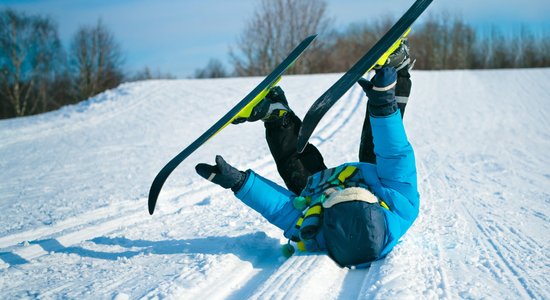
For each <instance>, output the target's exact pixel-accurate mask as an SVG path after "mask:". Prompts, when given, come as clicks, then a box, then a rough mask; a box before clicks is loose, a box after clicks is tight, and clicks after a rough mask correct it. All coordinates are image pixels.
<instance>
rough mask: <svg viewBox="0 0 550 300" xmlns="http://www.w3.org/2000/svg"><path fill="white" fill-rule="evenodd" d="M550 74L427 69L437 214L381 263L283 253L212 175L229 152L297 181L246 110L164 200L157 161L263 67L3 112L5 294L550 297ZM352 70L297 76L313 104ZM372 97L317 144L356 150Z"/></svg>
mask: <svg viewBox="0 0 550 300" xmlns="http://www.w3.org/2000/svg"><path fill="white" fill-rule="evenodd" d="M549 75H550V70H549V69H535V70H514V71H511V70H503V71H477V72H476V71H455V72H419V71H415V72H414V73H413V84H414V86H413V94H412V95H411V104H410V105H409V106H408V107H407V113H406V116H405V124H406V128H407V132H408V134H409V138H410V140H411V143H412V144H413V146H414V148H415V152H416V158H417V166H418V182H419V190H420V193H421V212H420V216H419V219H418V220H417V221H416V223H415V225H414V226H413V227H412V228H411V229H410V230H409V232H408V233H407V235H406V236H405V237H404V238H403V239H402V242H401V243H400V244H399V245H398V246H397V247H396V249H395V250H394V251H393V252H392V253H391V254H390V255H389V256H388V257H387V258H385V259H384V260H382V261H377V262H375V263H373V265H372V266H371V267H370V268H369V269H367V270H347V269H341V268H339V267H338V266H337V265H336V264H335V263H334V262H332V261H331V260H330V258H328V257H327V256H325V255H302V254H300V255H294V256H293V257H291V258H289V259H286V260H285V259H284V258H283V257H281V256H280V250H279V247H280V244H281V243H284V242H285V241H284V240H283V238H282V233H281V232H280V230H278V229H276V228H274V227H273V226H271V225H269V224H268V223H267V222H265V220H263V219H261V218H260V217H259V215H258V214H257V213H255V212H253V211H251V210H250V209H248V208H247V207H245V206H244V205H243V204H241V203H240V202H239V201H238V200H236V199H235V198H234V197H233V195H232V194H231V193H230V192H228V191H225V190H223V189H221V188H219V187H217V186H215V185H213V184H211V183H209V182H206V181H204V180H202V179H201V178H199V177H198V176H196V174H195V173H194V170H193V167H194V165H195V164H196V163H198V162H212V161H213V157H214V155H216V154H222V155H224V157H225V158H226V159H227V160H228V161H229V162H231V163H232V164H234V165H235V166H237V167H238V168H241V169H246V168H251V169H253V170H255V171H256V172H258V173H259V174H261V175H263V176H266V177H268V178H270V179H273V180H275V181H276V182H278V183H279V184H282V181H281V180H280V179H279V178H278V174H277V170H276V167H275V164H274V163H273V161H272V158H271V157H270V154H269V150H268V149H267V146H266V145H265V142H264V141H263V126H261V124H257V123H256V124H243V125H240V126H230V127H228V128H226V129H225V130H224V131H223V132H222V133H220V134H219V135H218V136H216V137H215V138H214V139H212V140H211V141H209V142H208V143H207V144H205V145H204V146H203V147H202V148H201V149H200V150H198V151H197V153H195V154H193V155H192V156H191V157H190V158H188V160H187V161H185V162H184V163H183V164H182V165H181V166H180V167H178V169H176V171H175V172H174V173H173V174H172V176H171V177H170V178H169V179H168V181H167V183H166V184H165V187H164V189H163V191H162V192H161V194H160V197H159V203H158V207H157V210H156V212H155V214H154V215H153V216H152V217H151V216H149V215H148V213H147V209H146V205H147V204H146V202H147V192H148V188H149V185H150V181H151V180H152V178H153V177H154V175H155V174H156V172H158V170H160V168H161V167H162V166H163V165H164V163H166V162H167V161H168V160H169V159H170V158H171V157H173V155H175V154H177V153H178V152H179V151H180V150H181V149H182V148H183V147H184V146H185V145H187V144H189V143H191V142H192V141H193V140H194V139H195V138H196V137H198V136H199V135H200V132H201V131H202V130H205V129H206V128H208V127H209V126H210V125H211V124H212V123H213V122H214V121H216V120H217V118H219V117H220V116H221V115H222V114H223V113H224V112H225V109H228V108H229V107H231V105H233V103H235V102H236V101H237V99H240V98H242V96H243V95H244V93H246V92H245V91H248V90H250V89H251V88H253V86H254V85H255V84H257V82H259V81H260V80H261V79H260V78H232V79H223V80H176V81H149V82H140V83H132V84H124V85H122V86H121V87H119V88H117V89H114V90H111V91H107V92H106V93H103V94H101V95H98V96H96V97H95V98H92V99H90V100H89V101H87V102H85V103H82V104H79V105H75V106H69V107H66V108H63V109H61V110H59V111H56V112H51V113H47V114H44V115H40V116H34V117H27V118H21V119H17V120H6V121H0V140H2V143H1V144H0V153H1V155H0V168H1V169H2V170H3V173H2V174H1V175H0V179H1V180H2V182H3V184H2V185H0V208H1V209H2V211H3V213H4V214H3V215H4V216H3V218H2V220H0V225H2V228H3V231H2V232H1V233H0V298H44V299H47V298H93V299H97V298H106V299H125V298H131V299H136V298H137V299H139V298H145V299H164V298H168V299H197V298H202V299H222V298H226V299H245V298H249V299H305V298H307V299H353V298H360V299H379V298H383V299H386V298H398V299H401V298H427V299H434V298H457V297H460V298H487V297H489V298H499V299H501V298H502V299H517V298H535V299H547V298H549V297H550V291H549V289H548V286H550V282H549V280H548V278H547V273H548V270H549V267H550V265H548V261H550V260H549V258H550V257H549V256H550V255H549V254H548V238H547V237H546V236H547V233H548V228H549V225H550V223H549V218H548V214H549V213H550V212H549V210H548V204H549V202H550V193H549V192H548V190H547V186H548V184H549V183H550V170H549V169H548V167H547V166H548V165H550V161H549V160H550V159H549V158H548V157H547V152H548V151H549V150H550V134H549V133H548V132H547V129H548V128H550V124H549V121H548V119H547V118H546V115H547V114H548V112H549V111H548V102H549V101H550V92H548V90H547V85H548V80H547V78H548V76H549ZM338 77H339V74H329V75H310V76H287V77H285V78H284V79H283V81H282V82H281V85H282V86H283V88H284V89H285V91H286V93H287V97H288V98H289V101H290V103H291V107H292V108H293V109H295V111H296V112H297V114H298V115H299V116H303V115H304V114H305V111H306V110H307V108H308V107H309V105H310V104H311V103H312V102H313V101H314V100H315V99H316V98H317V97H318V96H319V95H321V94H322V92H323V91H324V90H325V89H326V88H328V87H329V86H330V85H331V84H332V83H333V82H334V81H335V80H336V79H337V78H338ZM212 87H215V88H212ZM304 87H307V88H304ZM364 110H365V97H364V96H363V92H362V91H361V89H360V88H358V87H354V88H353V89H352V90H351V91H350V92H348V93H347V94H346V95H345V96H344V97H343V98H342V99H341V100H340V101H339V102H338V103H337V105H336V106H335V107H334V108H332V109H331V110H330V111H329V113H328V114H327V116H326V117H325V118H324V119H323V121H322V122H321V124H320V125H319V127H318V129H317V131H316V132H315V134H314V136H313V137H312V139H311V142H312V143H314V144H315V145H317V146H318V147H319V148H320V150H321V152H322V153H324V156H325V162H326V163H327V165H329V166H335V165H337V164H340V163H342V162H346V161H352V160H356V159H357V149H358V143H359V138H360V134H361V132H360V131H361V128H362V121H363V117H364ZM245 154H246V155H245Z"/></svg>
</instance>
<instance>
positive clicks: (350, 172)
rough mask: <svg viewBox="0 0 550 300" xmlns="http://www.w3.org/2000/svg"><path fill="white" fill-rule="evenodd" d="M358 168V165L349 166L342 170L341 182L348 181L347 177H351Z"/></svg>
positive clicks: (339, 177)
mask: <svg viewBox="0 0 550 300" xmlns="http://www.w3.org/2000/svg"><path fill="white" fill-rule="evenodd" d="M356 170H357V167H354V166H347V167H346V168H345V169H344V170H343V171H342V172H340V174H338V180H340V182H344V181H346V179H348V178H350V177H351V176H352V175H353V173H355V171H356Z"/></svg>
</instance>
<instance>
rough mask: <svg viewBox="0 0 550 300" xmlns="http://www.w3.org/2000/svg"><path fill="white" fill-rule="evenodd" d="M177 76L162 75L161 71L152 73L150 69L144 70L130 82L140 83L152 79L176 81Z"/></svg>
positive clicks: (136, 74)
mask: <svg viewBox="0 0 550 300" xmlns="http://www.w3.org/2000/svg"><path fill="white" fill-rule="evenodd" d="M176 78H177V77H176V76H175V75H172V74H170V73H162V72H161V71H160V70H156V71H151V69H150V68H149V67H145V68H143V69H142V70H141V71H138V72H137V73H135V74H134V75H133V76H132V77H131V78H130V79H129V81H140V80H150V79H176Z"/></svg>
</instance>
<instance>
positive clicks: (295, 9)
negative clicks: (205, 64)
mask: <svg viewBox="0 0 550 300" xmlns="http://www.w3.org/2000/svg"><path fill="white" fill-rule="evenodd" d="M328 27H329V20H328V19H327V17H326V3H325V2H324V1H323V0H262V2H261V3H260V5H259V6H258V8H257V9H256V11H255V13H254V16H253V17H252V19H251V20H250V21H249V23H248V25H247V26H246V28H245V30H244V32H243V33H242V35H241V37H240V39H239V41H238V45H237V49H238V50H239V51H240V53H236V52H234V51H233V50H231V51H230V56H231V58H232V60H233V65H234V68H235V72H236V74H237V75H241V76H250V75H265V74H267V73H268V72H269V71H271V69H272V68H273V67H274V66H275V65H276V64H278V63H279V62H280V61H281V60H282V59H284V57H285V56H286V55H287V54H288V53H289V52H290V51H291V50H292V48H293V47H294V46H296V45H297V43H298V42H300V41H301V40H302V39H303V38H305V37H306V36H308V35H311V34H314V33H321V32H325V31H327V30H328ZM316 49H319V46H318V45H312V47H311V49H310V50H309V53H312V52H315V50H316ZM315 63H317V62H315V61H311V60H308V59H301V60H299V61H298V62H297V64H296V65H295V66H294V68H293V69H292V70H289V71H290V73H308V72H310V70H311V69H312V65H313V64H315Z"/></svg>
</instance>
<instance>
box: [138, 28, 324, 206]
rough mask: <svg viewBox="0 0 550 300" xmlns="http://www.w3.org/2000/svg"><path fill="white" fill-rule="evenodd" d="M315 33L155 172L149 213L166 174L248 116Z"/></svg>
mask: <svg viewBox="0 0 550 300" xmlns="http://www.w3.org/2000/svg"><path fill="white" fill-rule="evenodd" d="M316 37H317V35H312V36H309V37H307V38H306V39H304V40H303V41H302V42H301V43H300V44H299V45H298V46H297V47H296V48H294V50H292V52H290V54H289V55H288V56H287V57H286V58H285V59H284V60H283V61H282V62H281V63H280V64H279V65H278V66H277V67H276V68H275V69H274V70H273V71H272V72H271V73H270V74H269V75H267V76H266V77H265V78H264V80H262V82H260V83H259V84H258V85H257V86H256V87H255V88H254V89H253V90H252V91H251V92H250V93H249V94H248V95H246V97H244V98H243V99H242V100H241V101H240V102H239V103H238V104H237V105H235V106H234V107H233V108H232V109H231V110H230V111H229V112H227V113H226V114H225V115H224V116H223V117H222V118H220V119H219V120H218V121H217V122H216V123H215V124H214V125H213V126H212V127H210V128H209V129H208V130H207V131H205V132H204V133H203V134H202V135H201V136H200V137H198V138H197V139H196V140H195V141H194V142H193V143H191V145H189V146H187V148H185V149H183V151H181V152H180V153H179V154H178V155H176V156H175V157H174V158H172V160H170V161H169V162H168V164H166V165H165V166H164V167H163V168H162V169H161V170H160V172H159V173H158V174H157V176H156V177H155V179H154V180H153V183H152V184H151V188H150V189H149V199H148V208H149V214H151V215H152V214H153V212H154V211H155V206H156V204H157V200H158V196H159V194H160V191H161V189H162V186H163V185H164V182H166V179H168V176H170V174H171V173H172V172H173V171H174V169H176V167H177V166H178V165H179V164H180V163H181V162H182V161H184V160H185V159H186V158H187V157H188V156H189V155H191V154H192V153H193V152H195V150H197V149H198V148H199V147H200V146H202V145H203V144H204V143H206V142H207V141H208V140H210V139H211V138H212V137H213V136H215V135H216V134H218V133H219V132H220V131H221V130H223V129H224V128H225V127H227V126H228V125H229V124H231V122H232V121H233V120H235V118H237V117H248V116H250V113H251V112H252V108H254V106H255V105H256V104H258V102H260V101H261V100H262V99H263V98H264V97H265V96H266V95H267V93H268V92H269V90H270V89H271V87H273V86H274V85H275V84H277V82H279V80H280V79H281V76H282V75H283V73H284V72H285V71H286V70H288V68H290V67H291V66H292V65H293V64H294V62H295V61H296V60H297V59H298V58H299V57H300V55H301V54H302V53H303V52H304V51H305V50H306V49H307V48H308V47H309V45H310V44H311V43H312V42H313V40H314V39H315V38H316Z"/></svg>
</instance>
